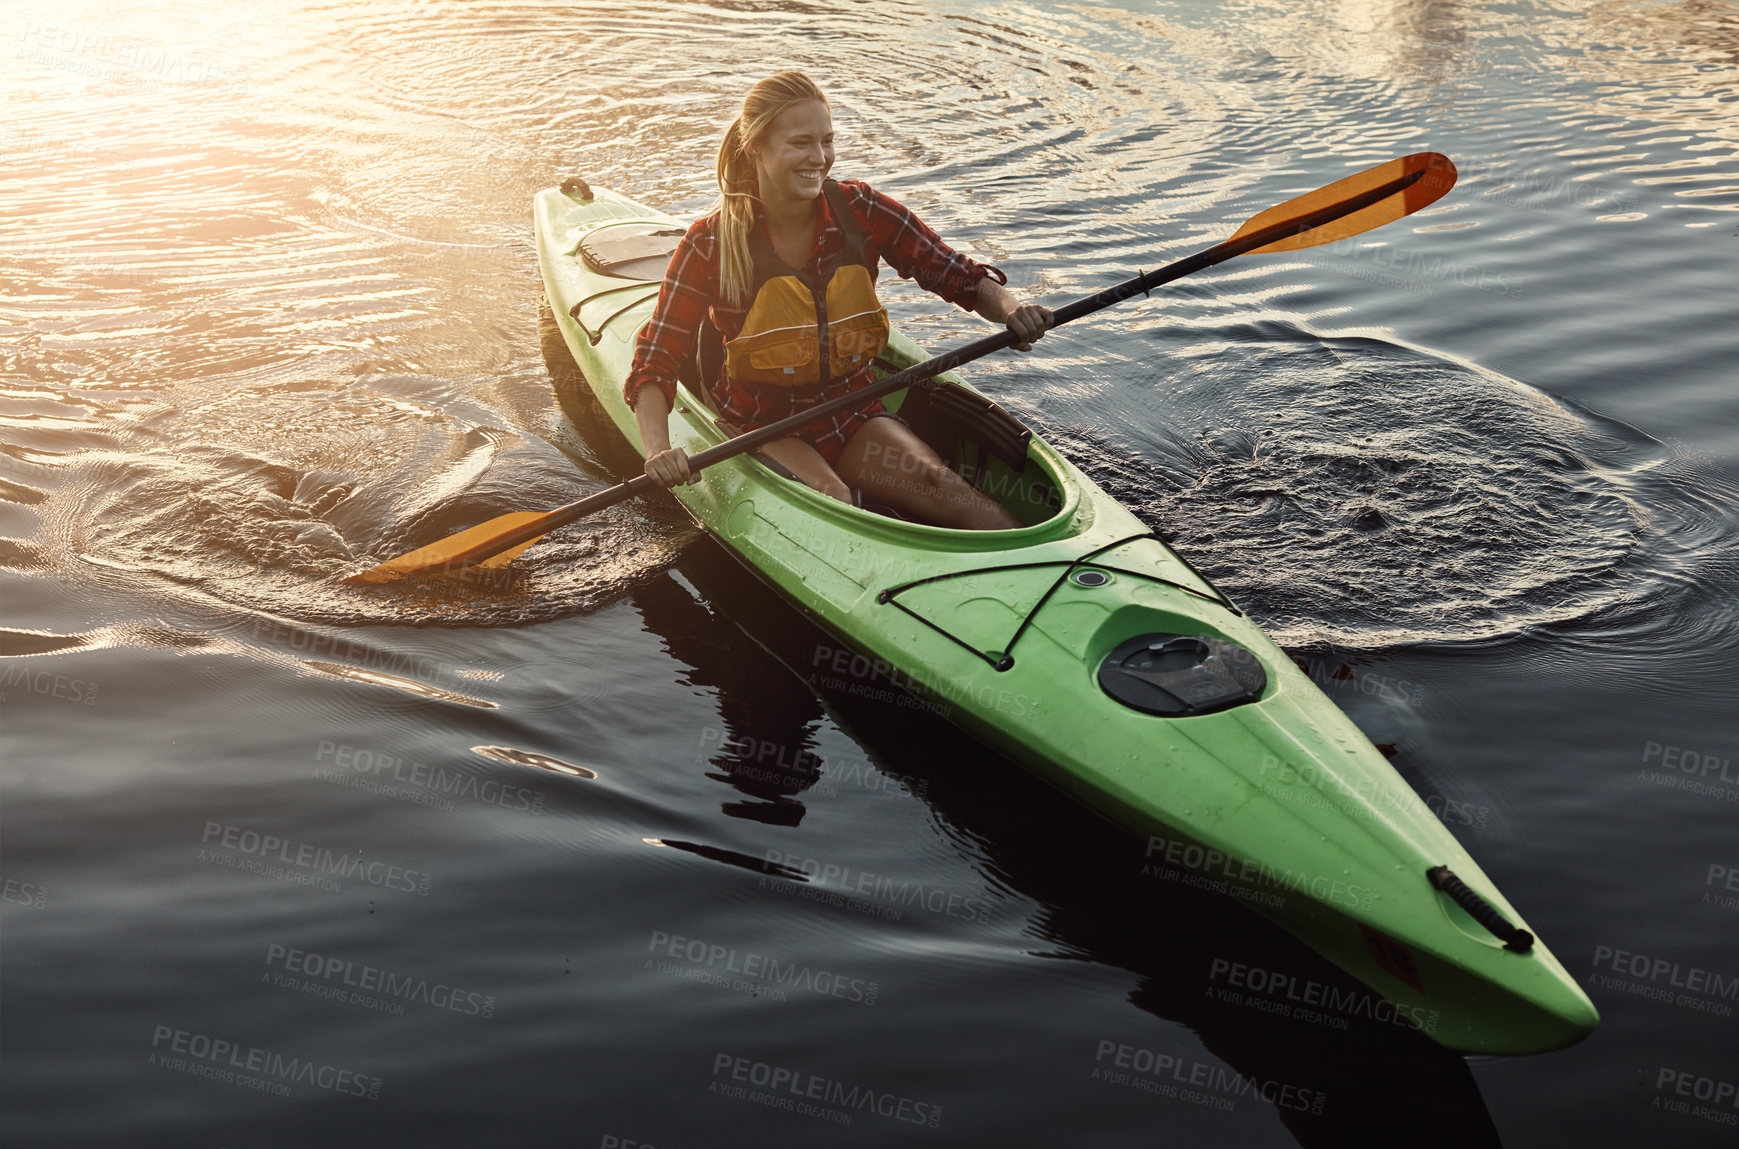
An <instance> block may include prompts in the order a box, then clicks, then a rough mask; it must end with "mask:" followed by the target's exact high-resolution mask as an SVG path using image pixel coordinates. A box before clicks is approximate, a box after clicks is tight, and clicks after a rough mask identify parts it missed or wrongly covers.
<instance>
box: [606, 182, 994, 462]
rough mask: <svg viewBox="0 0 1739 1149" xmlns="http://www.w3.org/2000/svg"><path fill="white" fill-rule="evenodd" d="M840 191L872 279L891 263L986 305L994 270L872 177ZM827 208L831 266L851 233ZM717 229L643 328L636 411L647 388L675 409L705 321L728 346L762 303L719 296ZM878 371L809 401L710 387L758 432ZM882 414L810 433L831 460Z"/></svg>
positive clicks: (674, 271)
mask: <svg viewBox="0 0 1739 1149" xmlns="http://www.w3.org/2000/svg"><path fill="white" fill-rule="evenodd" d="M839 186H840V189H841V190H842V191H844V192H845V199H846V202H847V203H849V204H850V205H851V210H852V216H853V218H854V219H856V220H857V225H858V228H859V230H860V231H862V232H863V237H864V246H865V247H866V248H867V249H868V252H867V254H868V255H869V260H870V277H871V279H872V280H873V279H874V277H875V274H876V261H877V258H878V257H879V258H881V259H885V260H886V261H887V262H888V266H890V267H892V268H893V269H894V270H895V271H897V272H899V273H900V276H901V277H902V278H905V279H916V280H917V281H918V283H919V284H920V285H921V286H923V287H924V288H925V289H926V290H928V291H932V292H934V293H935V294H937V295H940V296H941V297H942V298H943V299H946V300H948V301H949V302H951V303H955V304H958V305H959V306H960V307H961V308H963V309H964V310H967V311H971V310H972V309H973V308H974V306H976V304H977V302H978V281H979V280H980V279H983V278H984V277H985V276H986V275H989V274H991V273H992V269H991V268H990V267H989V266H987V265H984V264H980V263H975V262H973V261H972V260H970V259H968V258H966V257H965V256H964V255H961V254H960V253H959V252H956V251H954V250H953V249H952V248H950V247H949V246H948V245H947V244H945V243H943V242H942V240H941V239H940V237H938V236H937V235H936V233H935V232H933V231H931V230H930V229H929V228H928V227H926V226H925V225H924V222H923V221H922V220H920V219H919V218H918V217H917V216H915V215H913V214H912V213H911V211H910V210H908V209H907V208H905V207H903V206H902V205H900V204H899V203H896V202H895V201H894V200H891V199H889V198H888V197H887V196H885V195H883V194H881V193H880V192H878V191H875V190H874V189H872V188H871V187H870V186H869V185H868V184H866V183H864V182H863V181H861V180H841V181H840V184H839ZM819 203H820V211H819V217H820V218H819V221H818V226H817V228H816V233H815V245H814V248H813V249H812V251H811V261H812V262H811V266H817V265H820V264H822V263H824V262H826V261H828V260H831V259H832V258H833V257H834V256H835V255H836V254H837V253H838V252H839V250H840V248H841V247H843V246H844V244H845V234H844V233H843V232H842V231H840V229H839V224H838V223H837V222H835V220H834V218H833V213H832V211H831V210H830V208H829V206H828V202H827V197H826V196H821V197H820V198H819ZM717 225H718V213H717V212H711V213H708V214H707V215H704V216H702V217H701V218H699V219H697V220H695V221H694V223H693V224H691V225H690V226H689V229H688V234H687V235H685V236H683V238H682V242H680V243H678V244H677V246H676V251H675V253H674V254H673V255H672V256H671V257H670V269H669V270H668V271H667V272H666V273H665V276H664V286H663V287H662V288H661V289H660V290H659V292H658V305H657V307H656V308H655V309H654V310H653V312H652V319H651V320H650V321H649V322H648V323H647V324H646V326H645V327H644V328H642V329H641V331H640V338H639V342H638V343H637V344H636V346H635V349H634V366H633V368H632V369H631V370H630V371H629V372H628V378H627V380H626V381H625V382H624V383H623V385H622V396H623V398H624V399H626V400H627V401H628V405H629V406H630V407H632V406H633V405H634V399H635V397H636V396H638V395H639V393H640V388H642V387H644V386H646V385H647V384H651V385H653V386H655V387H658V388H660V389H661V390H663V391H664V394H665V396H666V397H667V398H669V399H670V400H671V404H672V405H673V406H674V405H675V401H676V378H677V372H678V369H679V367H680V366H681V364H682V363H683V362H685V361H687V360H688V359H690V358H691V357H692V356H693V355H694V345H695V339H696V337H697V333H698V332H699V331H700V325H701V320H702V319H703V318H705V317H707V316H708V315H709V314H710V315H711V317H712V321H713V326H715V327H717V328H718V329H719V332H720V333H721V334H722V335H723V336H724V337H725V339H727V340H730V339H734V338H736V336H737V333H738V332H740V331H741V330H742V328H743V319H744V317H746V316H747V315H748V313H749V306H748V305H749V304H751V303H752V302H753V300H752V299H751V300H745V301H744V306H742V307H734V306H732V305H730V304H729V303H726V302H724V301H723V300H722V299H720V298H719V287H718V284H719V260H718V239H717V234H716V230H715V229H716V227H717ZM760 226H765V224H761V225H760ZM872 370H873V366H866V367H864V368H863V369H862V370H860V371H858V372H857V373H856V374H854V375H852V376H850V377H849V378H846V379H841V380H835V381H834V382H831V383H829V384H827V385H825V386H823V387H821V388H805V389H803V391H802V395H801V398H797V397H795V396H793V395H792V394H791V393H790V392H789V391H787V390H786V389H785V388H780V387H756V386H753V385H749V384H741V383H737V382H734V381H733V380H731V379H730V378H729V377H728V376H727V377H721V378H719V379H717V380H708V381H707V383H708V386H709V387H710V388H711V389H712V394H713V399H714V400H715V402H716V403H717V404H718V414H719V418H720V419H723V420H725V421H726V422H729V423H731V424H734V425H735V426H736V427H737V428H738V429H739V430H749V429H752V428H755V427H759V426H762V425H764V424H767V423H771V422H774V421H775V420H778V419H783V418H785V417H786V416H788V415H790V414H792V413H793V412H795V411H800V410H802V409H803V408H804V407H809V406H813V405H815V404H816V403H820V402H822V401H823V400H826V399H831V398H833V397H835V396H837V395H842V394H844V393H845V392H847V391H849V390H851V389H853V388H855V387H861V386H863V385H864V384H865V383H867V382H869V376H870V373H871V371H872ZM882 409H883V408H882V405H881V400H879V399H872V400H870V401H869V402H868V403H866V404H864V406H862V407H859V408H857V409H855V410H852V411H847V412H844V413H842V414H839V415H835V416H834V417H833V418H831V419H822V420H818V421H817V422H816V423H815V424H813V425H811V426H809V427H805V428H804V429H803V432H802V434H803V437H804V438H806V439H808V440H810V441H811V442H812V443H814V444H815V445H816V447H817V448H818V449H820V450H821V452H822V455H823V457H824V458H826V459H827V461H828V462H829V463H831V462H833V461H834V459H836V458H837V457H838V452H839V450H840V448H842V447H843V446H844V445H845V440H846V439H847V438H849V437H850V435H851V433H852V432H853V431H855V430H856V429H857V427H858V426H859V425H861V424H862V423H863V421H864V420H865V419H867V418H869V417H870V416H871V415H873V414H875V413H876V412H878V411H880V410H882Z"/></svg>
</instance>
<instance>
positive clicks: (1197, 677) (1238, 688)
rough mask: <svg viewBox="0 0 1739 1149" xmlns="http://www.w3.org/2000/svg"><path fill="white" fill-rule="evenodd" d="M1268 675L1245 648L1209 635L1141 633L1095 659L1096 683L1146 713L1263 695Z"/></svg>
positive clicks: (1197, 709) (1186, 711) (1203, 710)
mask: <svg viewBox="0 0 1739 1149" xmlns="http://www.w3.org/2000/svg"><path fill="white" fill-rule="evenodd" d="M1267 685H1268V674H1267V672H1266V671H1264V670H1263V669H1262V663H1261V660H1259V659H1258V658H1257V657H1256V656H1255V655H1254V654H1251V653H1250V652H1249V651H1248V650H1245V649H1244V648H1243V647H1241V646H1238V645H1236V644H1235V643H1230V642H1227V641H1226V640H1225V639H1223V638H1215V637H1213V636H1211V635H1203V636H1198V635H1193V634H1143V635H1138V636H1136V637H1135V638H1131V639H1127V640H1125V641H1124V642H1121V643H1119V644H1118V646H1117V649H1116V650H1113V651H1112V652H1111V653H1110V654H1108V655H1106V656H1105V661H1103V662H1101V663H1100V664H1099V687H1100V689H1102V690H1104V691H1105V693H1106V694H1109V695H1110V696H1111V697H1112V698H1115V699H1116V700H1117V701H1119V702H1121V703H1122V704H1123V705H1125V706H1128V707H1130V708H1132V709H1135V710H1139V711H1142V712H1143V713H1145V714H1157V715H1160V716H1161V717H1165V718H1185V717H1189V716H1191V715H1196V714H1212V713H1213V712H1214V711H1216V710H1226V709H1228V708H1230V707H1233V706H1242V705H1243V704H1244V703H1246V702H1254V701H1256V700H1257V699H1258V698H1261V697H1262V691H1263V690H1264V689H1265V688H1266V687H1267Z"/></svg>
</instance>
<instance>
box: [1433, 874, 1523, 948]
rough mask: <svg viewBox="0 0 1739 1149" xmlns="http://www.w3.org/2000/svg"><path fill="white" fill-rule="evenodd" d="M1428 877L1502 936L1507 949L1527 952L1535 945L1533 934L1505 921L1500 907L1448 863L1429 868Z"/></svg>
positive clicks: (1463, 907)
mask: <svg viewBox="0 0 1739 1149" xmlns="http://www.w3.org/2000/svg"><path fill="white" fill-rule="evenodd" d="M1425 876H1426V877H1427V878H1429V879H1430V881H1431V884H1432V885H1433V886H1435V887H1436V888H1438V889H1440V890H1442V891H1443V892H1444V893H1446V894H1448V895H1449V896H1450V898H1451V899H1453V900H1454V902H1455V904H1456V905H1458V906H1460V907H1461V908H1462V909H1464V910H1466V911H1467V912H1468V915H1469V916H1470V917H1472V918H1473V920H1474V921H1476V922H1478V923H1479V924H1480V925H1482V926H1484V927H1485V928H1486V929H1488V930H1490V931H1491V932H1492V933H1493V934H1495V935H1496V936H1497V937H1499V938H1502V939H1503V943H1504V949H1506V950H1509V951H1510V952H1511V953H1518V954H1525V953H1527V952H1528V951H1529V950H1530V949H1532V948H1533V946H1534V935H1533V934H1530V933H1529V932H1528V931H1527V930H1524V929H1520V928H1518V927H1516V926H1512V925H1510V923H1509V922H1507V921H1505V920H1504V916H1503V915H1502V914H1500V913H1498V911H1497V907H1496V906H1493V905H1492V904H1491V903H1490V902H1488V901H1486V900H1485V899H1484V898H1482V897H1480V896H1479V895H1478V894H1476V893H1474V892H1473V891H1472V890H1470V889H1468V887H1467V883H1466V882H1464V881H1462V880H1461V879H1460V878H1458V877H1456V876H1455V871H1454V870H1451V869H1450V868H1449V867H1448V866H1433V867H1432V868H1431V869H1429V870H1426V871H1425Z"/></svg>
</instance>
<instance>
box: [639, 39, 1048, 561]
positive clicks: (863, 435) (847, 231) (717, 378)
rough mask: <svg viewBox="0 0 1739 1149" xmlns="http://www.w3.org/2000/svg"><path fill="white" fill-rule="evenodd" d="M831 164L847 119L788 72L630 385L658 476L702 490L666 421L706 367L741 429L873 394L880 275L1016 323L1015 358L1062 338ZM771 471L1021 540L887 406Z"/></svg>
mask: <svg viewBox="0 0 1739 1149" xmlns="http://www.w3.org/2000/svg"><path fill="white" fill-rule="evenodd" d="M833 161H834V134H833V119H832V115H831V114H830V112H829V111H828V106H827V100H826V97H824V96H823V95H822V93H821V90H820V89H819V88H817V87H816V86H815V84H814V82H813V81H811V80H810V79H809V78H808V77H806V76H804V75H803V74H802V73H799V72H781V73H779V74H778V75H775V76H770V77H768V78H767V79H765V80H762V81H761V82H760V83H758V84H756V85H755V86H754V88H752V89H751V90H750V92H749V94H748V96H747V98H745V100H744V101H743V109H742V113H741V114H740V115H739V116H738V117H737V119H736V120H734V121H732V123H731V126H730V127H729V128H728V129H727V130H726V132H725V138H724V142H723V143H722V144H721V146H720V148H719V160H718V180H719V191H720V200H719V207H718V208H717V210H715V211H713V212H711V213H709V214H708V215H705V216H702V217H701V218H700V219H698V220H696V221H695V222H694V224H692V225H691V226H690V227H689V229H688V233H687V234H686V235H685V236H684V237H683V239H682V242H681V243H680V244H679V245H678V246H677V249H676V252H675V254H674V255H673V256H672V258H671V260H670V265H669V269H668V270H667V271H666V273H665V277H664V284H663V287H662V289H661V290H660V291H659V295H658V303H657V307H656V309H655V310H654V312H653V314H652V319H651V321H650V322H649V323H648V324H647V325H646V327H645V328H644V329H643V330H642V331H641V332H640V336H639V342H638V344H637V346H636V349H635V355H634V365H633V368H632V370H631V371H630V372H629V375H628V378H627V380H626V381H625V383H624V385H623V397H624V398H625V399H626V401H627V402H628V405H629V406H630V407H632V408H633V410H634V415H635V419H636V421H637V423H638V425H639V429H640V435H641V441H642V442H643V443H644V444H645V448H646V464H645V468H646V474H647V475H649V476H651V477H652V478H653V479H654V480H656V481H657V482H658V483H660V484H661V485H663V486H665V487H670V486H673V485H675V484H678V483H684V482H692V481H693V473H692V472H691V470H690V468H689V463H688V456H687V454H686V453H685V452H684V451H683V450H682V449H681V448H679V447H672V446H671V445H670V439H669V429H668V423H669V416H670V411H671V408H672V407H673V406H674V403H675V396H676V382H677V379H678V378H679V376H680V374H681V371H682V367H683V365H684V364H685V363H687V362H689V361H691V360H693V359H694V358H695V357H696V355H697V351H698V352H699V356H700V359H701V362H702V363H704V364H706V365H707V366H706V367H704V368H703V372H704V378H703V380H702V383H703V390H705V391H707V392H708V397H709V398H710V400H711V401H712V403H713V405H714V406H715V408H716V409H717V411H718V414H719V417H720V419H721V421H724V422H728V423H729V424H731V425H733V426H735V427H737V428H740V429H742V430H752V429H753V428H755V427H758V426H763V425H765V424H767V423H770V422H773V421H775V420H778V419H782V418H785V417H787V416H789V415H792V414H794V413H797V412H800V411H802V410H803V409H804V408H806V407H810V406H814V405H815V404H817V403H820V402H823V401H826V400H829V399H834V398H837V397H839V396H841V395H845V394H847V393H849V392H851V391H853V390H856V389H858V388H860V387H863V386H864V385H866V384H868V383H869V382H871V380H872V379H873V377H874V371H875V361H876V358H877V357H878V356H879V355H880V354H881V352H882V350H883V348H884V347H885V346H886V344H887V340H888V335H889V327H888V318H887V311H886V309H885V308H883V307H882V306H881V303H880V301H879V300H878V299H877V298H876V293H875V276H876V267H877V264H878V261H880V260H884V259H885V260H886V261H887V262H888V264H889V266H891V267H893V268H894V270H896V271H898V272H899V273H900V274H901V275H902V276H905V277H908V278H916V279H917V281H918V282H919V283H920V284H921V285H922V286H923V287H925V288H926V289H927V290H929V291H932V292H934V293H935V294H937V295H939V296H941V297H942V298H944V299H947V300H949V301H950V302H952V303H955V304H957V305H958V306H960V307H961V308H963V309H965V310H969V311H975V312H977V313H978V314H979V315H981V316H983V317H984V318H986V319H988V320H990V321H991V322H993V323H1002V324H1006V325H1007V327H1008V329H1009V331H1010V332H1012V333H1013V334H1014V336H1015V337H1016V340H1017V342H1016V343H1015V344H1014V345H1013V346H1014V347H1015V348H1016V349H1017V350H1021V351H1026V350H1029V349H1030V348H1031V346H1032V342H1033V340H1036V339H1038V338H1040V337H1041V336H1042V335H1043V334H1044V333H1045V331H1046V330H1047V329H1048V328H1049V327H1050V326H1051V324H1052V321H1053V316H1052V314H1051V312H1050V310H1049V309H1048V308H1045V307H1041V306H1038V305H1036V304H1023V303H1021V302H1020V301H1019V300H1018V299H1017V298H1016V296H1015V295H1014V294H1013V293H1012V292H1010V291H1009V290H1008V289H1007V288H1006V287H1005V286H1004V283H1005V282H1006V280H1005V278H1004V277H1003V275H1002V273H1001V272H1000V271H998V270H997V269H996V268H994V267H990V266H989V265H986V264H980V263H976V262H974V261H973V260H971V259H968V258H967V257H966V256H963V255H961V254H960V253H958V252H956V251H954V250H953V249H952V248H950V247H948V246H947V245H946V244H945V243H943V242H942V240H941V239H940V238H939V237H938V236H937V235H936V234H935V232H933V231H931V230H930V229H929V228H928V227H927V226H925V225H924V223H923V222H922V221H921V220H919V219H918V217H917V216H916V215H914V214H912V212H911V211H909V210H908V209H907V208H905V207H904V206H902V205H901V204H899V203H897V202H896V201H894V200H892V199H890V198H889V197H887V196H885V195H883V194H881V193H880V192H877V191H875V190H873V189H872V188H870V187H869V185H867V184H865V183H863V182H862V181H859V180H847V181H845V182H835V181H833V180H830V179H828V178H827V176H828V172H829V170H830V169H831V168H832V167H833ZM721 344H722V347H721V346H720V345H721ZM720 350H722V355H720V354H714V352H717V351H720ZM713 360H718V362H713ZM761 455H762V457H763V459H764V461H768V462H770V463H771V464H776V465H777V466H779V467H781V468H783V469H784V470H786V471H787V472H789V473H790V474H791V475H792V477H794V478H796V479H799V480H801V481H802V482H804V483H805V484H807V485H808V486H810V487H812V488H814V489H815V490H817V491H820V492H822V493H823V494H826V495H829V496H831V497H833V498H836V499H839V500H841V501H842V502H847V503H850V502H854V501H857V500H858V499H861V500H862V502H863V503H864V504H866V505H871V506H874V505H877V504H879V505H881V506H885V507H887V508H890V509H891V510H892V511H894V512H895V513H897V514H900V515H902V516H907V517H911V518H914V519H918V520H920V521H923V522H928V523H933V524H935V525H937V526H944V527H954V528H959V529H967V530H1006V529H1013V528H1016V527H1019V526H1021V525H1022V523H1021V521H1020V519H1019V518H1017V517H1016V516H1015V515H1014V513H1013V512H1011V511H1010V510H1009V509H1008V508H1006V507H1004V506H1002V505H1001V504H1000V503H998V502H997V501H996V500H994V499H992V498H991V497H989V496H988V495H986V494H984V493H982V492H980V491H978V490H975V489H974V488H973V486H972V484H970V483H968V482H967V481H966V480H965V479H963V478H962V477H961V476H960V475H958V474H956V473H955V472H954V470H952V469H951V468H950V467H949V466H948V465H947V464H946V463H944V462H943V461H942V458H941V456H940V455H939V454H938V453H937V451H936V450H935V449H934V448H933V447H932V446H931V445H930V444H929V443H927V442H925V441H924V440H923V439H922V438H920V437H919V435H918V434H917V432H916V431H914V430H913V429H912V428H911V427H910V426H908V425H907V424H906V423H905V422H904V421H902V420H901V419H900V417H899V416H898V415H895V414H894V413H893V412H890V411H888V410H887V409H886V408H885V407H884V406H883V405H882V403H881V401H880V400H879V399H871V400H869V401H867V402H865V403H864V404H863V405H861V406H859V407H856V408H853V409H851V410H848V411H845V412H843V413H839V414H835V415H833V416H832V417H829V418H823V419H819V420H817V421H816V422H815V423H814V424H812V425H811V426H809V427H806V428H804V429H803V430H802V431H801V432H800V433H798V434H795V435H791V436H787V437H785V438H783V439H779V440H776V441H775V442H772V443H770V444H768V445H766V446H765V447H763V448H762V449H761ZM854 492H856V495H855V496H854Z"/></svg>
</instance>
